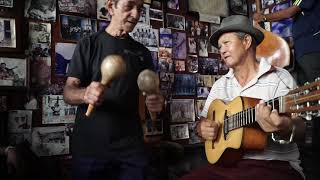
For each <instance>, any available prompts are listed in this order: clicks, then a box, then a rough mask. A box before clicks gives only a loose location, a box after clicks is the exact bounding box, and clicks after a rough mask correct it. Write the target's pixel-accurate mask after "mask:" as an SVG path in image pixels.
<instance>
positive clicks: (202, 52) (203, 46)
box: [197, 39, 209, 57]
mask: <svg viewBox="0 0 320 180" xmlns="http://www.w3.org/2000/svg"><path fill="white" fill-rule="evenodd" d="M208 44H209V41H208V39H198V44H197V45H198V55H199V56H200V57H208Z"/></svg>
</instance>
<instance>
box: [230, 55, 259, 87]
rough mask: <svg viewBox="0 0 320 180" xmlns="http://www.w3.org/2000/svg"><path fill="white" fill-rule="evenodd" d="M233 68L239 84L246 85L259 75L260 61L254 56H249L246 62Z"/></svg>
mask: <svg viewBox="0 0 320 180" xmlns="http://www.w3.org/2000/svg"><path fill="white" fill-rule="evenodd" d="M233 70H234V75H235V77H236V79H237V80H238V82H239V84H240V85H241V86H242V87H244V86H245V85H247V84H248V83H249V82H250V81H251V80H252V79H253V78H254V77H255V76H256V75H257V73H258V71H259V62H258V61H257V60H256V58H254V57H251V58H247V59H246V60H245V61H244V63H242V64H241V65H238V66H237V67H235V68H233Z"/></svg>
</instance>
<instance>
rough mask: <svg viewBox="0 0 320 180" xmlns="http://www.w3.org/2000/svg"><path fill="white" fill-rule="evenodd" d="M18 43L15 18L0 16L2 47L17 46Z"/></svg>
mask: <svg viewBox="0 0 320 180" xmlns="http://www.w3.org/2000/svg"><path fill="white" fill-rule="evenodd" d="M16 43H17V42H16V25H15V19H13V18H2V17H0V48H16Z"/></svg>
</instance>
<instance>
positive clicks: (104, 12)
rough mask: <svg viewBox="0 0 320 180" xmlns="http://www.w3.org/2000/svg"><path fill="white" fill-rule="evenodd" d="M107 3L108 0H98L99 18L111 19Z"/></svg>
mask: <svg viewBox="0 0 320 180" xmlns="http://www.w3.org/2000/svg"><path fill="white" fill-rule="evenodd" d="M106 3H107V1H106V0H97V19H100V20H106V21H111V15H110V13H109V11H108V9H107V7H106V6H107V4H106Z"/></svg>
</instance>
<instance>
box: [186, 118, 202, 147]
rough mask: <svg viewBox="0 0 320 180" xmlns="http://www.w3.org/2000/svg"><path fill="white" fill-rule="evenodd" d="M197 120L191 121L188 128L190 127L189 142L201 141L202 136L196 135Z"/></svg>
mask: <svg viewBox="0 0 320 180" xmlns="http://www.w3.org/2000/svg"><path fill="white" fill-rule="evenodd" d="M196 125H197V123H196V122H189V123H188V129H189V144H197V143H201V138H200V137H199V136H197V135H196Z"/></svg>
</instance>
